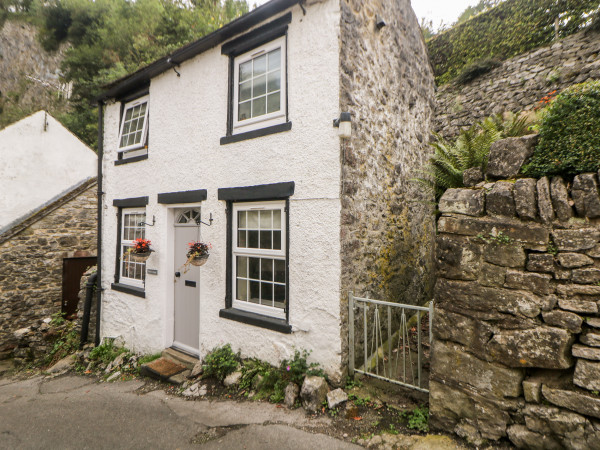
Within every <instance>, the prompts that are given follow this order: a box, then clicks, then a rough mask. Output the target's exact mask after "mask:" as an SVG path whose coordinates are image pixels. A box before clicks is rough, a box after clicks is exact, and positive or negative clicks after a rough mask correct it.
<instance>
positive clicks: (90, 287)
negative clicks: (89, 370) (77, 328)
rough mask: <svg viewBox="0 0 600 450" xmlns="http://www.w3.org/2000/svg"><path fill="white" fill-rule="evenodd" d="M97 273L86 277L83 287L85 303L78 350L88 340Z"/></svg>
mask: <svg viewBox="0 0 600 450" xmlns="http://www.w3.org/2000/svg"><path fill="white" fill-rule="evenodd" d="M97 278H98V273H93V274H91V275H90V276H89V277H88V281H87V283H86V285H85V303H84V304H83V321H82V323H81V337H80V339H79V348H80V349H81V348H83V346H84V344H85V343H86V342H87V340H88V331H89V329H90V310H91V309H92V297H93V296H94V286H95V285H96V279H97Z"/></svg>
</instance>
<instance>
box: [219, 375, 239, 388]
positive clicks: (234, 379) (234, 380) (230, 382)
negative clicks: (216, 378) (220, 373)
mask: <svg viewBox="0 0 600 450" xmlns="http://www.w3.org/2000/svg"><path fill="white" fill-rule="evenodd" d="M241 380H242V372H239V371H235V372H233V373H230V374H229V375H227V376H226V377H225V379H224V380H223V385H224V386H225V387H230V386H237V385H238V384H240V381H241Z"/></svg>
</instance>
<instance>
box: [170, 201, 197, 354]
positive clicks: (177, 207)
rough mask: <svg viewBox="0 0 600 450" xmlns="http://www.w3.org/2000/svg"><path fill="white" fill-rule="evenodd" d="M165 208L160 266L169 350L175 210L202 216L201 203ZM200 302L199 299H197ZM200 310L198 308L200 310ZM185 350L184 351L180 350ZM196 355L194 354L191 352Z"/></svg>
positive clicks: (172, 319) (172, 324)
mask: <svg viewBox="0 0 600 450" xmlns="http://www.w3.org/2000/svg"><path fill="white" fill-rule="evenodd" d="M164 206H165V212H166V217H165V219H166V220H165V223H166V224H167V230H166V233H165V236H166V241H165V243H164V245H165V248H166V249H167V251H166V255H165V256H166V257H165V260H164V262H163V264H162V271H163V273H164V274H165V275H163V279H164V280H165V291H164V298H165V304H164V314H165V315H164V317H165V334H164V347H165V348H170V347H172V346H173V342H174V340H175V283H174V278H175V270H174V267H175V247H174V245H175V219H176V213H177V210H179V209H181V208H186V209H191V208H200V216H202V202H194V203H173V204H169V205H164ZM199 287H200V290H199V292H202V291H201V288H202V278H200V284H199ZM199 301H200V299H199ZM201 309H202V308H200V310H201ZM198 324H200V317H198ZM198 344H200V335H198ZM182 350H186V349H182ZM193 353H196V352H193Z"/></svg>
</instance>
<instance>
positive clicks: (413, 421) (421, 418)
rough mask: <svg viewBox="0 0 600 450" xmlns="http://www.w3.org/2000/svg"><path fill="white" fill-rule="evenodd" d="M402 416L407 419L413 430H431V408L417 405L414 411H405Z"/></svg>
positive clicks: (408, 425) (425, 431) (409, 426)
mask: <svg viewBox="0 0 600 450" xmlns="http://www.w3.org/2000/svg"><path fill="white" fill-rule="evenodd" d="M401 415H402V417H404V418H405V419H406V420H407V424H406V426H407V427H408V428H410V429H411V430H417V431H421V432H423V433H427V432H428V431H429V408H427V407H426V406H417V407H416V408H415V409H413V410H412V411H404V412H403V413H401Z"/></svg>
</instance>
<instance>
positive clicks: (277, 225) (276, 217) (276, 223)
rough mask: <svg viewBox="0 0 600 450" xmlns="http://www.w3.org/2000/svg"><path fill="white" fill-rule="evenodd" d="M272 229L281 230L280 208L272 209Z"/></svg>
mask: <svg viewBox="0 0 600 450" xmlns="http://www.w3.org/2000/svg"><path fill="white" fill-rule="evenodd" d="M273 229H274V230H281V210H279V209H276V210H274V211H273Z"/></svg>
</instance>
